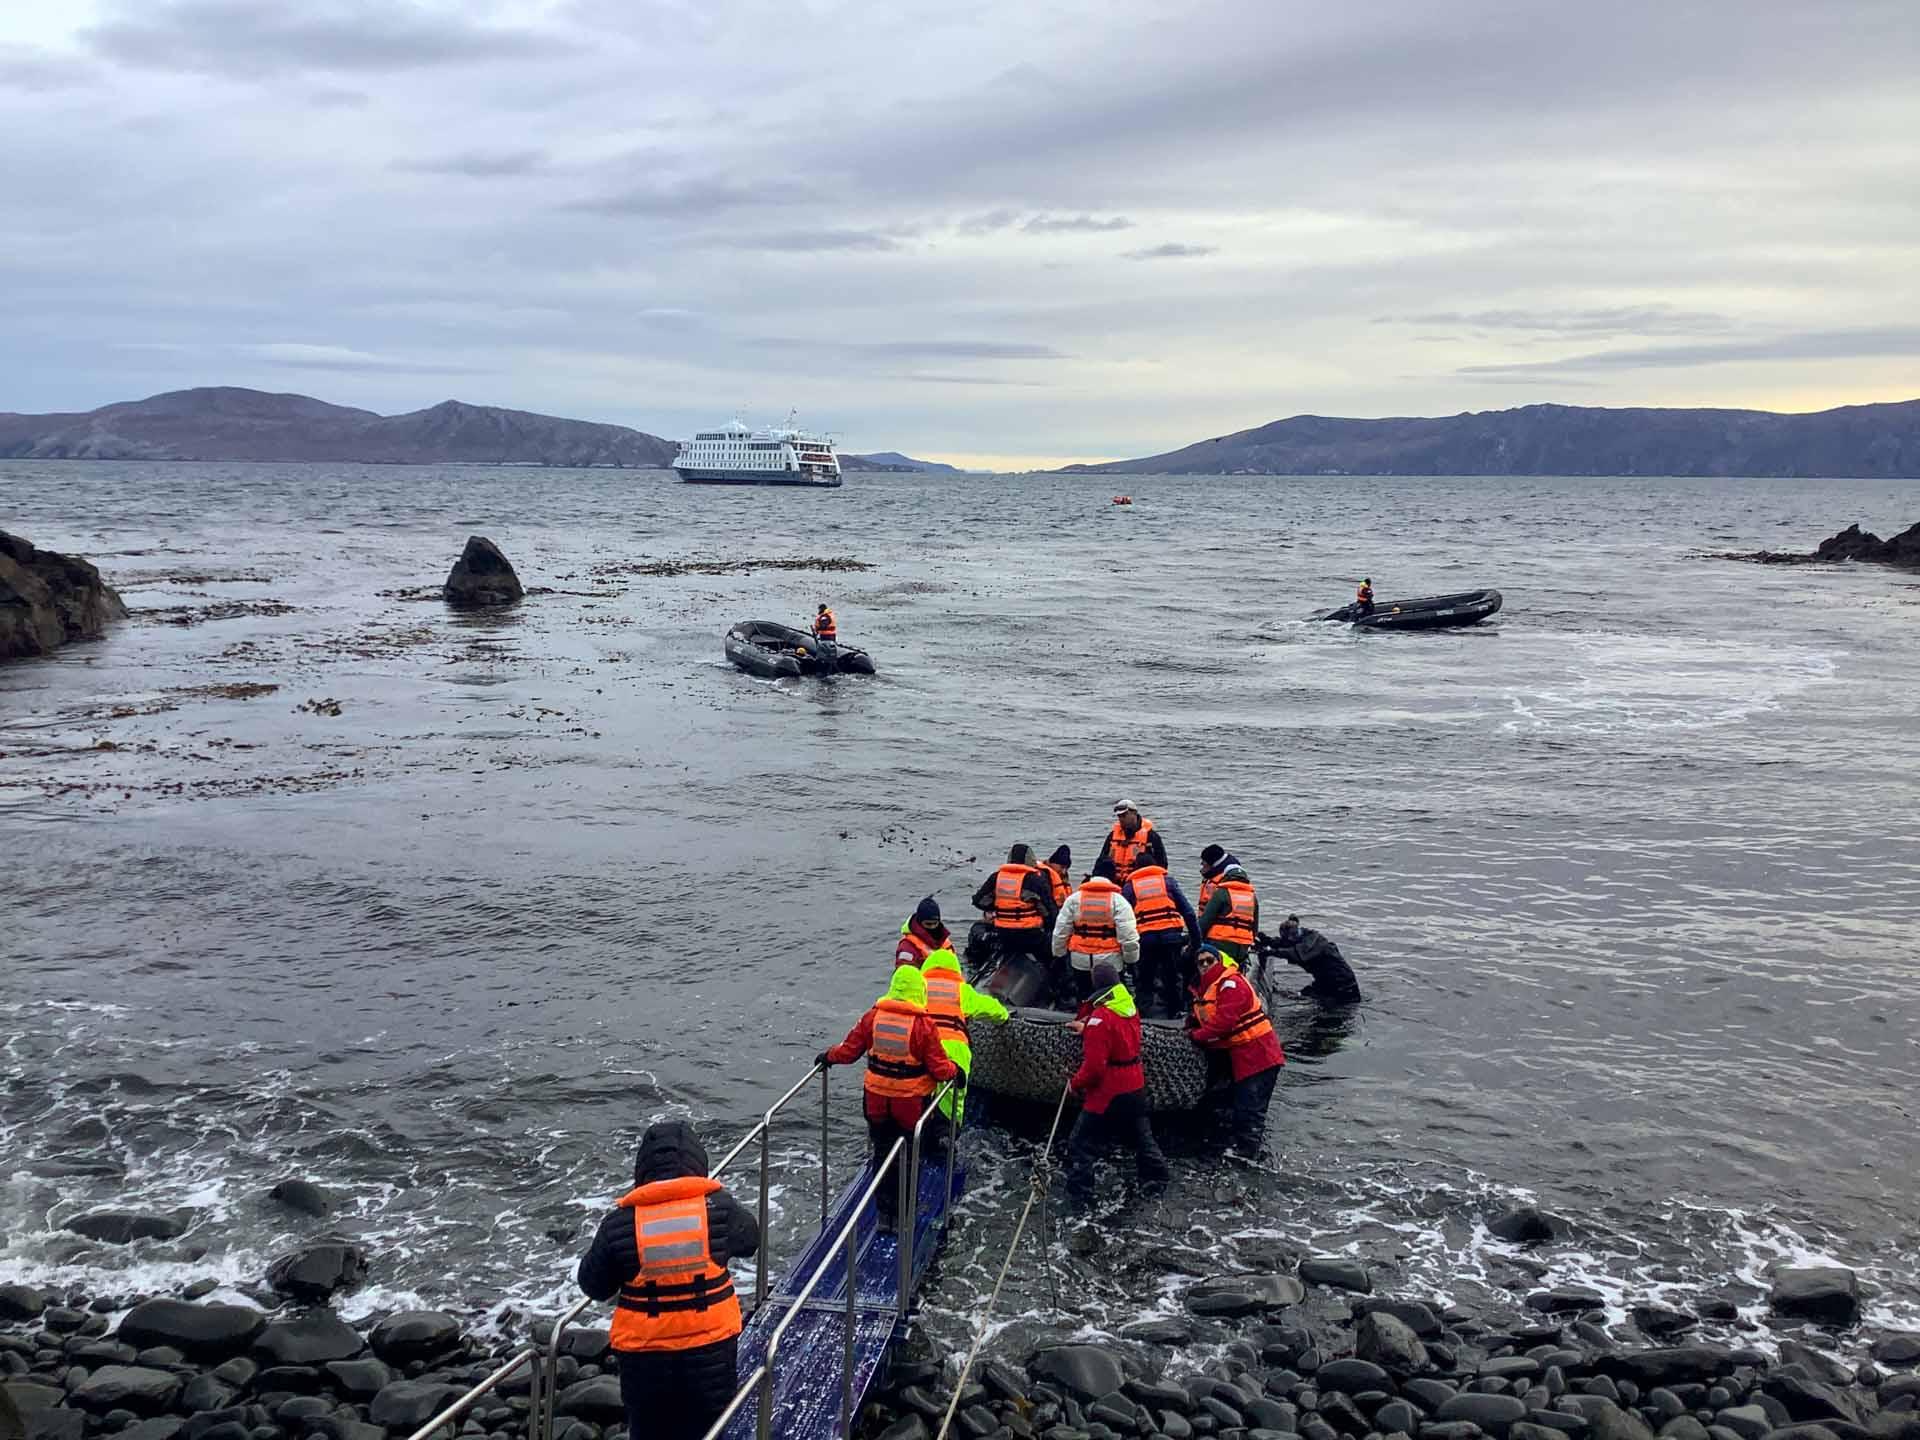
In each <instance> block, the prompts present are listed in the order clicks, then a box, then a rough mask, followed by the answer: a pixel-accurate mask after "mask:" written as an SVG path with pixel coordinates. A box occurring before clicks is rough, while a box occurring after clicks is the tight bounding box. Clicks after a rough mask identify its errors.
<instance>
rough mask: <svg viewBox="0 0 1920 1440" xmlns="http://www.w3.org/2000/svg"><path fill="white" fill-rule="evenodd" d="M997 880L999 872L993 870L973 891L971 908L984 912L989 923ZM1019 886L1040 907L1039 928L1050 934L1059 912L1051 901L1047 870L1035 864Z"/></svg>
mask: <svg viewBox="0 0 1920 1440" xmlns="http://www.w3.org/2000/svg"><path fill="white" fill-rule="evenodd" d="M1008 863H1009V864H1011V863H1012V862H1011V861H1009V862H1008ZM999 880H1000V872H999V871H998V870H995V871H994V872H993V874H991V875H989V876H987V878H986V879H985V880H983V881H981V883H980V888H979V889H978V890H976V891H974V892H973V908H974V909H976V910H981V911H984V912H986V917H987V920H988V922H989V923H991V922H992V920H993V902H994V892H995V889H996V887H997V885H998V883H999ZM1020 888H1021V890H1023V891H1024V892H1026V896H1027V898H1028V899H1029V900H1031V901H1033V903H1034V904H1035V905H1038V906H1039V907H1040V928H1041V929H1042V930H1044V931H1046V932H1047V933H1048V934H1052V933H1053V917H1054V916H1055V915H1056V914H1058V913H1059V910H1060V907H1059V906H1058V905H1056V904H1054V903H1053V882H1052V881H1051V880H1049V879H1048V878H1047V872H1046V871H1044V870H1042V869H1040V867H1039V866H1037V865H1036V866H1034V867H1033V874H1031V875H1029V876H1027V877H1026V878H1025V879H1024V880H1022V881H1021V882H1020Z"/></svg>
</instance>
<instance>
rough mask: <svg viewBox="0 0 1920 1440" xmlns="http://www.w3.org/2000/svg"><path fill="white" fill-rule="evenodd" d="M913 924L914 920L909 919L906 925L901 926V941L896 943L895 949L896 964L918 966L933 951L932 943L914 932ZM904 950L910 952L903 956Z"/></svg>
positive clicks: (894, 960) (894, 959)
mask: <svg viewBox="0 0 1920 1440" xmlns="http://www.w3.org/2000/svg"><path fill="white" fill-rule="evenodd" d="M912 924H913V922H912V921H911V920H909V921H907V923H906V924H905V925H902V926H901V927H900V943H899V944H898V945H896V946H895V947H894V950H893V963H894V964H895V965H913V966H915V967H916V968H917V967H918V966H919V964H920V962H921V961H923V960H925V959H926V958H927V956H929V955H931V954H932V953H933V948H934V947H933V945H932V943H931V942H929V941H926V940H923V939H921V938H920V937H919V936H918V935H916V934H914V933H913V930H912V929H911V928H910V927H911V926H912ZM902 951H906V952H909V954H908V955H907V956H904V957H903V955H902V953H901V952H902Z"/></svg>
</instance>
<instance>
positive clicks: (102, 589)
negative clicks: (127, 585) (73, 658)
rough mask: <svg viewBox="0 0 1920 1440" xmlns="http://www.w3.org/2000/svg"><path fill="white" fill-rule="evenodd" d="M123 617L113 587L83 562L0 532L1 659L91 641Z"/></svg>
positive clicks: (41, 652) (122, 609)
mask: <svg viewBox="0 0 1920 1440" xmlns="http://www.w3.org/2000/svg"><path fill="white" fill-rule="evenodd" d="M126 615H127V607H126V606H125V605H124V604H122V603H121V600H120V597H119V596H118V595H117V594H115V593H114V589H113V587H112V586H111V585H109V584H107V582H106V581H104V580H102V579H101V578H100V572H99V571H98V570H96V569H94V568H93V566H91V565H89V564H88V563H87V562H86V561H84V560H82V559H80V558H79V557H78V556H76V555H60V554H56V553H55V552H53V551H51V550H36V549H35V548H34V546H33V543H32V542H31V541H29V540H26V539H24V538H23V537H21V536H19V535H11V534H9V533H7V532H6V531H5V530H0V660H11V659H13V658H15V657H17V656H22V655H45V654H47V653H49V652H50V651H52V650H54V649H56V648H57V647H59V646H61V645H64V644H66V643H67V642H68V641H69V640H89V639H92V638H94V637H95V636H97V635H99V634H100V633H101V632H102V631H103V630H105V629H106V625H107V622H108V621H109V620H124V619H125V618H126Z"/></svg>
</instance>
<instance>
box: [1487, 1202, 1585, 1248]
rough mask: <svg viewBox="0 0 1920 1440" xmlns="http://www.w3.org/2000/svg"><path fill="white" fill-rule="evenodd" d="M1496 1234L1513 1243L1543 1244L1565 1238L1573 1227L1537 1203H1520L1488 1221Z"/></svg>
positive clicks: (1490, 1228)
mask: <svg viewBox="0 0 1920 1440" xmlns="http://www.w3.org/2000/svg"><path fill="white" fill-rule="evenodd" d="M1487 1229H1488V1231H1489V1232H1491V1233H1492V1234H1493V1235H1494V1236H1496V1237H1497V1238H1499V1239H1501V1240H1505V1241H1507V1242H1508V1243H1509V1244H1513V1245H1543V1244H1545V1243H1546V1242H1547V1241H1549V1240H1564V1239H1566V1238H1567V1236H1568V1235H1569V1234H1570V1233H1572V1227H1571V1226H1570V1225H1568V1224H1567V1222H1566V1221H1565V1220H1562V1219H1561V1218H1560V1217H1559V1216H1558V1215H1550V1214H1548V1213H1547V1212H1546V1211H1545V1210H1542V1209H1541V1208H1540V1207H1539V1206H1537V1205H1520V1206H1516V1207H1515V1208H1514V1209H1512V1210H1508V1211H1506V1212H1505V1213H1504V1214H1501V1215H1496V1216H1494V1218H1493V1219H1491V1220H1489V1221H1487Z"/></svg>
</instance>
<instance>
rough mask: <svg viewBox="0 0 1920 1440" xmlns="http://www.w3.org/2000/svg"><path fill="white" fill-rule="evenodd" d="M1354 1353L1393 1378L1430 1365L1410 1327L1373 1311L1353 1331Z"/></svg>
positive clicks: (1396, 1319)
mask: <svg viewBox="0 0 1920 1440" xmlns="http://www.w3.org/2000/svg"><path fill="white" fill-rule="evenodd" d="M1353 1353H1354V1354H1355V1355H1357V1356H1359V1357H1360V1358H1361V1359H1362V1360H1371V1361H1372V1362H1373V1363H1374V1364H1375V1365H1377V1366H1379V1367H1381V1368H1382V1369H1384V1370H1388V1371H1391V1372H1393V1373H1394V1374H1396V1375H1402V1376H1405V1375H1414V1374H1418V1373H1419V1372H1420V1371H1422V1370H1424V1369H1426V1368H1427V1366H1428V1364H1429V1363H1430V1362H1429V1360H1428V1357H1427V1347H1426V1346H1424V1345H1422V1344H1421V1343H1420V1337H1419V1336H1418V1335H1415V1334H1414V1333H1413V1327H1412V1326H1410V1325H1408V1324H1407V1323H1406V1322H1405V1321H1404V1320H1401V1319H1400V1318H1399V1317H1398V1316H1396V1315H1391V1314H1389V1313H1387V1312H1386V1311H1384V1310H1373V1311H1369V1312H1368V1313H1367V1314H1365V1315H1362V1316H1361V1317H1360V1322H1359V1323H1358V1324H1357V1325H1355V1326H1354V1329H1353Z"/></svg>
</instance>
